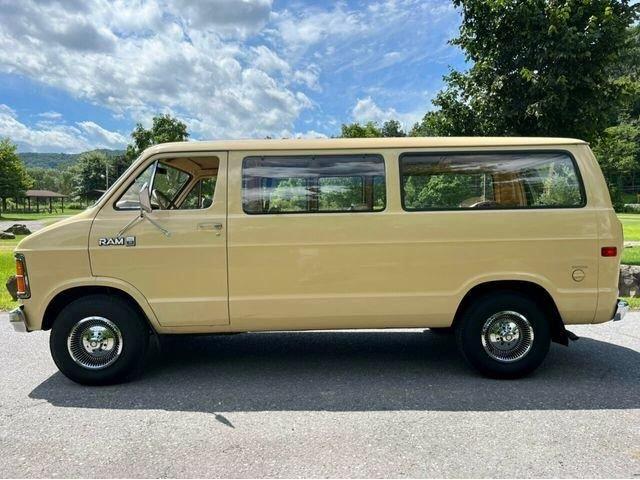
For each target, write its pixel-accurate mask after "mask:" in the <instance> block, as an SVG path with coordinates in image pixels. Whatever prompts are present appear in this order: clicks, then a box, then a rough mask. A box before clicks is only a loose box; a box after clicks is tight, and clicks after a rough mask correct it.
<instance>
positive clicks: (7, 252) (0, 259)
mask: <svg viewBox="0 0 640 480" xmlns="http://www.w3.org/2000/svg"><path fill="white" fill-rule="evenodd" d="M15 270H16V266H15V262H14V260H13V251H12V250H11V249H0V280H2V282H0V311H2V310H11V309H12V308H14V307H15V306H16V305H17V304H18V302H14V301H13V299H12V298H11V296H10V295H9V292H7V289H6V288H5V287H4V284H5V282H6V281H7V278H9V277H10V276H11V275H13V274H14V273H15Z"/></svg>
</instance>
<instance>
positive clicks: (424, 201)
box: [400, 152, 586, 210]
mask: <svg viewBox="0 0 640 480" xmlns="http://www.w3.org/2000/svg"><path fill="white" fill-rule="evenodd" d="M400 176H401V183H402V205H403V207H404V209H405V210H465V209H499V208H575V207H582V206H584V205H585V203H586V201H585V195H584V189H583V187H582V183H581V180H580V176H579V173H578V171H577V168H576V165H575V162H574V161H573V159H572V157H571V156H570V155H569V154H568V153H566V152H505V153H451V154H442V153H438V154H435V153H425V154H414V153H410V154H403V155H401V157H400Z"/></svg>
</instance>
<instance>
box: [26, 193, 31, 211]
mask: <svg viewBox="0 0 640 480" xmlns="http://www.w3.org/2000/svg"><path fill="white" fill-rule="evenodd" d="M27 205H28V207H29V213H31V197H27Z"/></svg>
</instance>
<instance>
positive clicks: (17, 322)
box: [9, 306, 29, 333]
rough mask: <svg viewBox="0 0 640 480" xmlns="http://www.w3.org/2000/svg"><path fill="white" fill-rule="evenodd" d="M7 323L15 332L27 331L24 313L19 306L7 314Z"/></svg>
mask: <svg viewBox="0 0 640 480" xmlns="http://www.w3.org/2000/svg"><path fill="white" fill-rule="evenodd" d="M9 323H10V324H11V326H12V327H13V329H14V330H15V331H16V332H21V333H25V332H28V331H29V329H28V328H27V319H26V317H25V316H24V311H23V310H22V307H21V306H20V307H18V308H15V309H13V310H11V311H10V312H9Z"/></svg>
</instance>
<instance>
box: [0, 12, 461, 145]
mask: <svg viewBox="0 0 640 480" xmlns="http://www.w3.org/2000/svg"><path fill="white" fill-rule="evenodd" d="M276 5H277V4H276ZM0 11H1V12H2V15H1V16H0V52H2V55H0V72H2V73H9V74H16V75H21V76H24V77H27V78H30V79H32V80H35V81H37V82H40V83H42V84H44V85H47V86H49V87H53V88H56V89H59V90H62V91H64V92H66V93H67V94H69V95H71V96H72V97H73V98H75V99H79V100H81V101H84V102H88V103H91V104H93V105H98V106H101V107H104V108H106V109H108V110H109V111H110V112H111V113H112V114H113V116H114V117H115V118H118V119H121V120H122V121H123V123H124V122H126V121H129V123H131V121H134V122H137V121H142V122H143V123H144V124H148V122H149V121H150V119H151V118H152V116H153V115H155V114H157V113H171V114H173V115H175V116H177V117H179V118H180V119H182V120H183V121H185V122H186V123H187V125H188V127H189V130H190V132H192V135H193V138H239V137H258V138H262V137H265V136H272V137H278V136H281V135H282V134H283V133H287V132H294V131H296V130H297V129H300V127H299V125H297V124H298V123H300V120H301V116H302V121H304V122H306V120H307V119H306V118H305V115H304V112H305V111H308V110H313V111H314V114H315V113H317V114H318V116H319V117H320V118H322V119H326V118H329V117H332V116H336V113H335V105H336V104H338V105H339V109H341V110H343V109H344V108H345V107H344V105H345V104H346V105H349V104H351V103H352V102H354V101H355V99H356V98H357V99H358V101H357V103H356V105H355V107H354V112H353V115H354V118H355V117H356V115H357V116H358V117H373V118H378V119H382V117H383V116H384V117H387V118H388V117H390V116H392V117H397V118H399V119H400V120H401V121H406V122H409V121H410V120H411V119H412V118H413V117H412V116H413V114H412V113H411V112H397V111H396V110H395V109H394V108H393V107H388V108H386V109H383V108H380V107H379V106H378V105H377V104H376V103H375V102H374V101H373V100H372V99H371V98H369V97H367V95H369V94H372V95H373V96H374V97H375V98H376V99H377V100H378V101H379V102H381V103H382V104H387V105H389V104H393V103H394V102H391V101H390V98H389V97H383V96H380V95H378V94H377V93H375V92H374V91H373V89H372V88H370V87H374V86H377V87H380V88H381V89H382V88H385V87H386V85H385V84H384V83H385V82H390V81H391V80H390V78H391V77H390V76H387V77H386V78H385V77H384V75H383V74H386V73H388V72H389V71H390V69H392V68H398V67H401V66H402V65H405V64H410V63H412V62H417V61H419V60H420V59H423V58H424V57H425V56H427V55H430V54H432V53H433V52H436V53H437V54H438V55H440V54H441V55H442V56H443V58H445V57H446V55H448V52H450V49H449V47H447V46H446V38H443V36H442V29H440V30H438V29H434V28H431V27H432V25H433V24H437V23H439V22H445V21H447V19H451V18H455V16H456V15H457V14H456V13H455V11H454V9H453V7H452V6H451V2H450V1H449V0H375V1H371V2H364V3H360V8H355V7H353V6H351V4H349V3H347V2H341V1H339V2H325V3H320V4H319V5H316V6H305V7H304V8H301V7H299V6H298V4H297V3H293V4H290V6H288V7H286V8H285V9H282V10H280V11H274V4H273V1H272V0H94V1H92V2H86V1H84V0H64V1H63V0H47V1H37V0H21V1H15V0H0ZM425 19H426V20H427V21H426V22H425ZM443 45H444V47H443ZM442 49H444V50H442ZM383 69H387V71H386V72H383V71H382V70H383ZM428 73H429V72H425V74H426V75H428ZM396 78H397V77H396ZM420 78H424V77H423V76H421V75H415V76H414V77H413V79H412V80H407V84H406V85H405V88H404V89H403V95H405V97H406V96H408V95H409V94H411V93H412V94H413V95H414V97H415V95H416V92H417V91H418V90H419V89H422V88H424V87H423V86H422V85H418V83H419V82H420V81H421V80H419V79H420ZM334 79H339V81H336V84H335V85H339V87H337V90H336V91H335V92H331V91H329V92H328V91H327V85H329V87H330V86H331V85H332V82H333V81H334ZM338 82H339V83H338ZM410 82H414V84H413V85H412V84H410ZM365 84H366V86H367V88H363V87H361V85H365ZM343 87H344V88H343ZM318 97H324V99H325V101H328V102H331V103H332V105H330V108H325V107H326V106H325V105H321V104H320V103H319V101H318V100H317V98H318ZM343 98H344V99H343ZM361 102H364V103H361ZM420 107H422V106H420ZM330 110H333V111H330ZM63 111H64V110H63ZM307 115H308V114H307ZM419 116H421V115H419ZM419 116H418V117H419ZM12 118H13V120H14V121H16V122H18V120H17V119H16V117H15V116H13V117H12ZM40 119H41V121H40V122H39V123H36V124H35V126H32V127H27V126H25V125H24V124H22V125H23V126H24V127H25V128H27V130H29V131H30V135H32V136H33V135H36V136H37V135H40V136H42V135H45V134H46V135H49V138H55V139H56V143H52V145H59V144H64V143H65V142H67V144H70V145H71V144H72V142H71V141H70V140H68V139H67V138H66V137H64V135H69V136H71V137H73V138H76V139H77V138H84V139H92V140H96V141H100V142H102V144H115V143H118V142H121V141H122V138H121V137H122V135H121V134H120V133H117V132H107V131H106V130H105V131H100V130H99V129H98V128H101V127H99V126H98V125H96V124H95V123H93V124H92V123H91V122H89V119H87V121H86V122H81V123H79V124H74V125H67V124H65V123H64V122H61V120H62V117H60V116H57V112H44V113H42V114H40ZM385 119H386V118H385ZM47 122H49V123H47ZM323 122H324V120H323ZM9 123H11V124H13V123H12V122H9V121H7V123H5V125H9ZM18 123H20V122H18ZM325 123H326V122H325ZM326 125H328V123H327V124H326ZM326 125H323V124H321V123H320V122H315V123H309V124H308V126H313V127H314V128H316V129H319V130H323V129H324V128H326V129H327V130H326V131H327V132H328V131H331V128H330V127H329V126H326ZM14 127H15V125H14ZM96 127H98V128H96ZM7 128H8V127H7ZM72 129H75V130H72ZM305 129H306V128H303V129H302V130H305ZM47 132H48V133H47ZM6 134H7V132H6V131H4V130H2V129H0V135H6ZM54 134H55V135H54ZM24 135H25V136H26V135H27V134H26V133H25V134H24ZM78 135H80V137H78ZM38 138H40V137H38ZM32 141H33V142H35V143H32V144H33V145H41V144H44V143H43V142H41V143H38V142H36V138H35V137H33V138H32Z"/></svg>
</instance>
